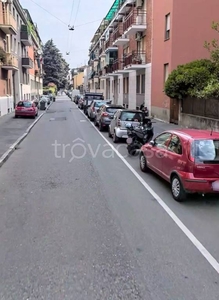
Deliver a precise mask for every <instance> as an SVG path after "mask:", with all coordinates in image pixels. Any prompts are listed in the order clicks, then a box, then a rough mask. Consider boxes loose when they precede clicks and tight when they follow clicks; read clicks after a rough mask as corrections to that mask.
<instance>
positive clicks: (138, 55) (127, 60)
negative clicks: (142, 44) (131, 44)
mask: <svg viewBox="0 0 219 300" xmlns="http://www.w3.org/2000/svg"><path fill="white" fill-rule="evenodd" d="M145 65H146V52H145V51H137V50H136V51H132V53H130V54H128V55H126V56H125V57H124V69H125V70H139V69H144V68H145Z"/></svg>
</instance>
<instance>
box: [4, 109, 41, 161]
mask: <svg viewBox="0 0 219 300" xmlns="http://www.w3.org/2000/svg"><path fill="white" fill-rule="evenodd" d="M43 112H44V111H40V110H39V115H41V114H42V113H43ZM34 121H35V120H34V119H31V118H18V119H15V118H14V112H13V113H10V114H8V115H5V116H3V117H0V157H1V156H2V155H3V154H4V153H5V152H6V151H7V150H8V149H9V147H10V146H11V145H13V144H14V143H15V142H16V141H17V139H18V138H19V137H20V136H22V135H23V134H24V133H25V132H26V130H27V128H28V127H29V126H30V125H31V124H32V123H33V122H34Z"/></svg>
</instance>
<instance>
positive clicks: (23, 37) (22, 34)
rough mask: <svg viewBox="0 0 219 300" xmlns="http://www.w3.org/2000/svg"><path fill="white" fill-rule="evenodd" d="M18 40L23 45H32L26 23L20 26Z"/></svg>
mask: <svg viewBox="0 0 219 300" xmlns="http://www.w3.org/2000/svg"><path fill="white" fill-rule="evenodd" d="M20 40H21V42H22V43H23V44H24V45H25V46H31V45H32V41H31V36H30V34H29V32H28V31H27V26H26V25H22V27H21V32H20Z"/></svg>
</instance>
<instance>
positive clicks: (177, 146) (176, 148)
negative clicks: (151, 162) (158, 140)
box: [168, 134, 182, 155]
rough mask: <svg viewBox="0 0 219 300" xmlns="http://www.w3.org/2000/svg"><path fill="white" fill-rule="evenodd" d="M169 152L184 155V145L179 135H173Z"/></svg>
mask: <svg viewBox="0 0 219 300" xmlns="http://www.w3.org/2000/svg"><path fill="white" fill-rule="evenodd" d="M168 150H169V151H171V152H174V153H176V154H180V155H181V154H182V145H181V142H180V139H179V137H178V136H177V135H175V134H173V135H172V138H171V140H170V143H169V146H168Z"/></svg>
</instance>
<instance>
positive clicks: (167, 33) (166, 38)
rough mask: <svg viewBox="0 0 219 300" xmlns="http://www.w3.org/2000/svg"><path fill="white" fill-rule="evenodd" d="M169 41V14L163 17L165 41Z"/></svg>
mask: <svg viewBox="0 0 219 300" xmlns="http://www.w3.org/2000/svg"><path fill="white" fill-rule="evenodd" d="M169 39H170V14H168V15H166V16H165V40H169Z"/></svg>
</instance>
